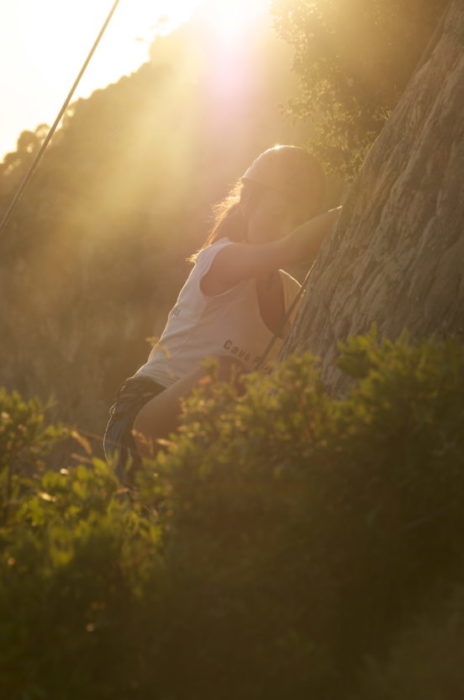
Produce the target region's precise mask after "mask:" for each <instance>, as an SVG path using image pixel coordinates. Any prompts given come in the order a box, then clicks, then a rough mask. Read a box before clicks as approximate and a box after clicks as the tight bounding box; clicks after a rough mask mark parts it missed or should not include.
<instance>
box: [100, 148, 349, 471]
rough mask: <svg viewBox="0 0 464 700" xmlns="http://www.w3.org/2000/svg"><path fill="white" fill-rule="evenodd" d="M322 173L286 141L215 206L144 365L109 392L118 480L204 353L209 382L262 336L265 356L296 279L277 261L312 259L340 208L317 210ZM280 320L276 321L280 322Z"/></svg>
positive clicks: (162, 429)
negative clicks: (213, 366) (211, 362)
mask: <svg viewBox="0 0 464 700" xmlns="http://www.w3.org/2000/svg"><path fill="white" fill-rule="evenodd" d="M324 200H325V176H324V173H323V170H322V168H321V166H320V165H319V163H318V162H317V160H316V159H315V158H313V157H312V156H311V155H309V154H308V153H307V152H306V151H305V150H304V149H302V148H299V147H296V146H274V147H272V148H269V149H267V150H266V151H264V152H263V153H261V154H260V155H259V156H258V157H257V158H256V160H255V161H254V162H253V163H252V164H251V165H250V167H249V168H248V169H247V170H246V172H245V173H244V175H243V176H242V177H241V178H240V179H239V181H238V182H237V183H236V185H235V186H234V187H233V188H232V190H231V192H230V193H229V195H228V196H227V197H226V198H225V199H224V200H223V202H221V204H220V205H218V206H217V207H216V208H215V213H216V218H215V222H214V224H213V227H212V230H211V232H210V234H209V236H208V238H207V239H206V241H205V243H204V244H203V246H202V248H201V249H200V251H199V252H197V253H196V254H195V255H194V256H192V262H194V267H193V269H192V271H191V273H190V275H189V276H188V278H187V281H186V282H185V284H184V286H183V288H182V289H181V291H180V293H179V296H178V298H177V301H176V303H175V305H174V307H173V308H172V309H171V311H170V313H169V316H168V320H167V323H166V327H165V329H164V331H163V333H162V335H161V338H160V340H159V343H157V344H156V345H155V346H154V347H153V349H152V350H151V352H150V355H149V357H148V360H147V362H146V363H145V364H144V365H143V366H142V367H140V368H139V369H138V370H137V371H136V372H135V374H134V375H133V376H131V377H129V379H127V380H126V381H125V382H124V383H123V384H122V386H121V388H120V389H119V392H118V394H117V397H116V400H115V403H114V404H113V406H112V407H111V409H110V417H109V421H108V425H107V428H106V432H105V437H104V448H105V454H106V456H107V459H111V457H112V456H113V455H114V454H115V453H117V456H118V462H117V466H116V470H117V472H118V474H119V476H120V477H121V478H123V477H124V465H125V463H126V461H127V458H128V456H129V455H131V456H132V458H133V459H134V460H136V461H139V460H140V458H141V457H147V456H152V455H153V454H155V452H156V450H157V449H158V442H157V441H158V440H160V439H162V438H166V437H167V436H168V435H169V434H170V433H171V432H173V431H174V430H175V429H176V427H177V424H178V417H179V413H180V402H181V400H182V399H183V398H184V397H185V396H187V395H188V394H189V392H190V391H191V390H192V389H193V388H194V387H195V386H196V385H197V384H198V382H199V380H200V379H201V378H202V377H204V376H205V372H206V370H205V369H204V367H202V361H203V360H204V359H205V358H206V357H214V358H216V359H217V363H218V379H220V380H228V379H230V377H231V375H232V374H233V375H234V376H236V375H237V372H238V373H240V372H247V371H251V370H253V369H255V368H256V367H258V366H259V365H260V364H261V363H262V359H263V357H262V356H263V353H264V351H265V349H266V347H267V346H268V343H269V340H270V339H271V338H272V337H273V336H276V337H277V340H278V342H277V343H274V345H273V348H272V350H273V352H272V356H270V357H267V358H266V359H267V360H270V359H272V358H273V357H275V356H276V355H277V353H278V351H279V347H280V346H281V345H282V343H283V340H284V337H285V335H286V333H287V332H288V325H289V323H288V322H286V323H285V324H283V321H284V320H285V321H291V319H287V317H286V312H287V311H288V309H289V308H290V307H291V305H292V302H293V300H294V299H295V297H296V295H297V294H298V291H299V288H300V285H299V283H298V282H297V281H296V280H295V279H294V278H293V277H291V276H290V275H289V274H288V273H286V272H284V271H283V270H282V269H281V268H282V267H283V268H285V267H286V266H288V265H289V264H291V263H295V262H307V263H311V262H312V260H314V258H315V256H316V254H317V252H318V250H319V247H320V245H321V243H322V241H323V240H324V238H325V237H326V235H327V233H328V232H329V231H330V230H331V229H332V227H333V226H334V224H335V222H336V220H337V218H338V216H339V214H340V208H338V209H333V210H330V211H326V212H325V213H320V212H321V211H322V210H323V205H324ZM283 325H285V326H286V327H285V328H284V327H283Z"/></svg>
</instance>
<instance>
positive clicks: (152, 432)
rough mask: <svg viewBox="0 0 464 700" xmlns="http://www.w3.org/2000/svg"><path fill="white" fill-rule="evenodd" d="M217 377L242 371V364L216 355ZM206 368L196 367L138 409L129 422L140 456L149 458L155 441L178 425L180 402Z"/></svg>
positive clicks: (229, 378) (155, 450)
mask: <svg viewBox="0 0 464 700" xmlns="http://www.w3.org/2000/svg"><path fill="white" fill-rule="evenodd" d="M217 360H218V379H219V381H229V380H231V379H232V378H234V377H237V376H238V375H239V374H240V373H243V371H244V367H243V365H242V364H241V363H240V362H238V361H237V360H235V358H233V357H218V358H217ZM205 376H206V371H205V370H204V369H202V368H198V369H196V370H194V371H193V372H191V373H190V374H187V375H186V376H185V377H182V379H179V380H178V381H177V382H175V383H174V384H172V385H171V386H170V387H168V388H167V389H165V390H164V391H162V392H161V394H158V396H155V397H154V398H152V399H150V401H148V402H147V403H146V404H145V405H144V406H143V407H142V408H141V409H140V411H139V412H138V414H137V416H136V417H135V420H134V424H133V434H134V439H135V443H136V445H137V451H138V452H139V454H140V455H141V457H153V456H154V455H155V454H156V452H157V450H158V445H157V440H161V439H163V438H166V437H167V436H168V435H169V433H172V432H173V431H174V430H176V428H177V427H178V424H179V414H180V408H181V401H182V399H184V398H185V397H186V396H188V395H189V394H190V392H191V391H192V389H194V388H195V387H196V386H197V385H198V383H199V381H200V380H201V379H202V378H204V377H205Z"/></svg>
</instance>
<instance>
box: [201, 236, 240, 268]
mask: <svg viewBox="0 0 464 700" xmlns="http://www.w3.org/2000/svg"><path fill="white" fill-rule="evenodd" d="M228 245H233V241H231V240H230V238H226V237H223V238H219V239H218V240H217V241H214V243H210V244H209V245H207V246H205V247H204V248H202V249H201V250H199V251H198V253H196V255H194V256H193V258H192V259H193V262H194V263H195V268H199V269H201V270H202V272H205V271H206V270H205V269H204V268H209V267H210V266H211V263H212V262H213V260H214V258H215V257H216V255H217V253H218V252H219V251H220V250H222V249H223V248H225V247H226V246H228Z"/></svg>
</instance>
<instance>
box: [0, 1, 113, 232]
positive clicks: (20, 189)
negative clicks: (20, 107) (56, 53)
mask: <svg viewBox="0 0 464 700" xmlns="http://www.w3.org/2000/svg"><path fill="white" fill-rule="evenodd" d="M119 3H120V0H116V1H115V2H114V4H113V7H112V8H111V10H110V12H109V14H108V16H107V18H106V20H105V22H104V24H103V26H102V28H101V29H100V32H99V34H98V36H97V38H96V39H95V42H94V44H93V46H92V48H91V49H90V52H89V54H88V56H87V58H86V59H85V61H84V64H83V65H82V68H81V69H80V71H79V73H78V75H77V78H76V79H75V81H74V83H73V86H72V88H71V90H70V91H69V93H68V95H67V97H66V99H65V101H64V103H63V106H62V108H61V109H60V111H59V113H58V116H57V117H56V119H55V121H54V123H53V126H52V127H51V128H50V130H49V132H48V134H47V136H46V138H45V140H44V142H43V144H42V146H41V147H40V150H39V151H38V153H37V155H36V157H35V158H34V160H33V162H32V164H31V166H30V168H29V170H28V171H27V173H26V175H25V177H24V179H23V181H22V182H21V184H20V185H19V187H18V189H17V190H16V194H15V195H14V197H13V199H12V200H11V203H10V205H9V207H8V209H7V210H6V212H5V214H4V216H3V219H2V221H1V223H0V235H1V234H2V233H3V230H4V229H5V227H6V225H7V223H8V222H9V220H10V218H11V215H12V214H13V211H14V210H15V208H16V206H17V204H18V202H19V201H20V199H21V197H22V196H23V194H24V191H25V189H26V187H27V186H28V184H29V183H30V181H31V179H32V176H33V175H34V173H35V171H36V170H37V166H38V165H39V163H40V161H41V160H42V157H43V155H44V153H45V150H46V148H47V146H48V144H49V143H50V141H51V139H52V137H53V134H54V133H55V131H56V129H57V128H58V125H59V123H60V122H61V119H62V117H63V114H64V113H65V111H66V109H67V107H68V105H69V103H70V102H71V99H72V97H73V95H74V92H75V90H76V88H77V86H78V85H79V83H80V80H81V78H82V76H83V75H84V73H85V70H86V69H87V66H88V65H89V63H90V61H91V60H92V57H93V55H94V53H95V51H96V49H97V46H98V44H99V43H100V40H101V38H102V36H103V34H104V33H105V31H106V29H107V27H108V25H109V23H110V22H111V19H112V17H113V15H114V13H115V11H116V8H117V6H118V5H119Z"/></svg>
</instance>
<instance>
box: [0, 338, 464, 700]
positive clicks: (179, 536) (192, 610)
mask: <svg viewBox="0 0 464 700" xmlns="http://www.w3.org/2000/svg"><path fill="white" fill-rule="evenodd" d="M340 363H341V366H342V367H343V369H344V371H346V372H348V373H349V374H350V376H352V377H353V381H354V386H353V389H352V391H351V393H350V395H349V396H346V397H345V398H343V399H334V398H332V397H330V396H329V395H328V394H327V392H326V391H325V388H324V386H323V385H322V383H321V381H320V379H319V376H318V369H317V361H316V360H315V359H314V358H311V357H309V356H301V357H291V358H289V359H288V360H287V361H286V362H284V363H282V364H280V365H278V366H276V367H275V368H274V371H273V372H272V373H271V374H268V375H265V376H262V375H258V374H256V375H250V376H249V377H248V378H247V380H246V385H247V386H246V390H245V391H244V393H241V394H238V393H237V389H236V388H235V387H234V386H231V385H227V384H219V383H216V382H209V383H208V382H207V383H205V385H204V386H203V388H202V389H201V390H198V391H197V392H196V394H195V395H194V396H192V398H191V399H189V401H188V402H187V405H186V411H185V414H184V420H183V425H182V428H181V430H180V433H179V434H176V435H173V436H172V442H171V445H170V446H169V448H168V449H166V451H165V452H164V453H162V454H160V455H159V456H158V458H157V459H156V461H154V462H152V463H149V462H147V463H146V464H145V465H144V467H143V468H142V470H141V471H140V473H139V475H138V482H137V489H136V490H134V491H127V489H124V488H121V487H120V486H119V485H118V483H117V482H116V480H115V478H114V476H113V475H112V473H111V469H110V467H108V465H106V464H104V463H102V462H100V461H98V460H95V459H94V460H90V461H89V462H88V463H87V464H84V465H80V466H78V467H69V469H64V470H62V471H61V473H53V472H48V473H45V474H43V475H42V476H41V477H40V478H39V479H38V480H37V483H36V488H35V489H34V490H33V491H31V490H26V491H25V492H24V496H23V499H22V501H21V502H20V503H17V504H16V505H15V517H14V518H13V519H12V520H10V524H9V525H8V527H4V528H3V530H2V532H1V538H2V550H3V552H2V562H3V563H2V573H1V576H0V581H1V584H0V586H1V588H0V617H1V619H2V623H3V624H2V628H1V630H2V631H1V634H2V638H1V645H2V654H1V656H0V659H1V661H0V664H1V667H0V671H1V672H0V678H2V681H1V682H2V683H3V686H4V687H2V690H3V691H4V694H6V695H7V696H8V697H10V698H13V699H16V698H23V697H47V698H51V699H53V698H60V700H71V699H73V700H74V698H75V699H76V700H77V698H82V697H83V696H84V695H85V697H89V698H95V699H97V698H99V699H101V698H103V699H105V698H109V697H110V696H111V697H112V698H121V699H122V698H124V700H125V699H126V698H129V697H134V698H142V697H143V698H145V697H156V698H160V699H161V698H169V699H172V700H174V699H176V700H177V699H179V700H182V699H183V698H189V700H191V699H196V698H200V697H201V698H203V699H205V698H206V699H207V698H217V697H221V698H224V699H228V698H237V697H240V698H245V699H248V698H249V699H250V700H251V699H252V698H253V699H255V698H257V697H269V698H276V699H277V698H282V697H293V698H306V697H310V696H314V697H318V698H327V699H328V698H334V697H338V698H343V697H346V698H349V697H352V696H355V695H356V693H358V694H359V693H361V694H362V693H364V692H365V691H366V694H365V695H363V696H362V697H379V698H380V697H388V698H389V697H407V696H408V695H407V692H406V689H408V688H409V687H410V685H408V683H409V679H408V675H407V674H408V667H407V659H408V658H411V657H410V655H412V654H414V653H416V654H418V653H419V651H416V652H414V649H416V650H422V651H425V653H427V654H428V653H429V651H428V650H431V649H433V648H434V645H433V644H432V631H433V629H435V625H443V623H442V620H443V615H442V614H441V613H440V614H436V613H435V612H434V611H436V610H437V601H440V600H441V599H442V597H443V595H444V593H443V592H445V593H446V595H448V594H447V591H448V589H449V588H450V587H452V586H455V585H458V586H462V583H463V577H464V557H463V555H462V547H461V542H462V531H463V528H464V514H463V510H462V492H463V489H464V457H463V455H464V450H463V447H464V445H463V441H464V431H463V429H462V428H463V422H464V406H463V403H462V396H463V394H464V348H463V347H462V346H461V345H459V344H458V343H457V342H452V341H449V342H447V343H436V342H435V343H431V342H423V343H419V344H410V343H409V342H408V340H407V338H402V339H400V340H399V341H397V342H390V341H384V342H381V343H380V342H378V341H376V340H375V337H373V336H371V337H369V338H366V337H365V338H359V339H351V340H350V341H349V343H348V344H347V346H346V347H345V348H344V349H343V352H342V357H341V361H340ZM459 600H460V598H459V596H457V597H455V598H454V599H453V601H455V602H453V601H452V602H451V603H449V604H448V606H451V607H448V608H446V610H445V613H444V614H445V617H446V616H447V615H448V612H446V611H450V610H451V612H449V615H454V614H456V615H459V614H460V613H459V610H460V607H459V605H460V603H459ZM20 601H21V604H20ZM454 604H456V605H457V606H458V607H457V608H456V612H455V613H454V612H453V610H454V608H453V605H454ZM438 609H439V610H441V609H442V608H441V607H440V606H438ZM421 616H423V619H424V620H425V622H424V623H423V624H422V623H420V625H418V624H417V620H418V619H420V618H421ZM412 628H414V630H415V632H414V634H413V636H412V637H411V636H410V635H409V636H408V633H407V630H408V629H412ZM459 629H460V628H459ZM422 634H423V635H425V636H426V635H428V638H429V639H430V643H429V642H424V643H423V644H422V641H421V640H422ZM450 634H451V636H450V637H449V639H450V640H452V639H457V637H456V634H457V632H456V633H455V632H452V633H451V632H450ZM424 638H425V637H424ZM411 640H412V641H411ZM421 644H422V646H421ZM396 647H397V648H398V652H397V656H395V648H396ZM443 648H446V647H443ZM387 653H388V654H392V659H393V660H392V661H391V664H393V665H394V669H395V670H392V669H393V665H391V666H388V665H387V666H385V665H384V661H383V659H384V658H385V655H386V654H387ZM367 657H370V658H371V659H372V661H371V663H370V666H369V668H368V669H367V670H366V664H365V659H366V658H367ZM416 660H417V656H416ZM388 663H390V662H388ZM417 663H418V661H417ZM424 663H425V664H426V665H427V668H428V669H430V668H433V664H434V658H433V653H431V652H430V658H429V657H427V659H426V661H424V659H422V664H423V665H424ZM439 663H441V662H439ZM417 669H418V667H417ZM392 674H394V683H393V681H391V683H390V680H389V681H388V682H389V683H390V685H391V687H392V688H394V690H395V693H396V695H395V694H394V693H393V694H392V693H390V695H385V696H384V695H382V694H381V687H382V686H381V681H382V678H384V679H389V678H390V677H392V678H393V675H392ZM419 675H420V673H419V671H418V670H417V676H418V679H417V683H418V685H417V687H418V688H421V685H420V678H419ZM455 675H456V683H457V684H459V683H461V687H462V681H463V679H462V678H461V675H460V673H459V671H456V674H455ZM442 677H443V676H440V673H439V671H437V675H436V678H437V680H436V682H435V686H434V687H435V688H440V687H444V686H440V682H441V681H440V678H442ZM392 683H393V685H392ZM443 683H444V681H443ZM388 687H390V686H388ZM369 689H372V692H373V694H372V695H369V692H370V690H369ZM374 690H375V692H376V693H377V694H375V693H374ZM392 692H393V691H392ZM353 694H354V695H353ZM418 696H420V693H419V695H418Z"/></svg>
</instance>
